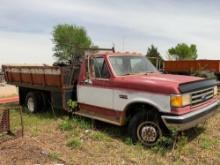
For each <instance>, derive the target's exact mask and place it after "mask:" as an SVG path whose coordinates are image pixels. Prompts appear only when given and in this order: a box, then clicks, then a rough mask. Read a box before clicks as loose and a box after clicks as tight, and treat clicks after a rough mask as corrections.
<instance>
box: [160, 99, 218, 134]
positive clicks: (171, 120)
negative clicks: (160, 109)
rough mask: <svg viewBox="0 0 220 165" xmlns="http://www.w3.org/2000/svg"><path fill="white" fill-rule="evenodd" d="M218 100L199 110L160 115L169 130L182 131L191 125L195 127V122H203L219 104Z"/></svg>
mask: <svg viewBox="0 0 220 165" xmlns="http://www.w3.org/2000/svg"><path fill="white" fill-rule="evenodd" d="M219 103H220V102H219V101H218V102H215V103H213V104H211V105H209V106H207V107H205V108H203V109H201V110H197V111H194V112H191V113H187V114H185V115H181V116H168V115H164V116H161V118H162V120H163V122H164V124H165V125H166V127H167V128H168V129H169V130H171V131H183V130H186V129H189V128H192V127H195V126H196V125H197V124H199V123H201V122H204V121H205V120H207V119H208V118H209V117H210V116H212V115H213V114H214V113H215V112H216V111H217V110H218V106H219Z"/></svg>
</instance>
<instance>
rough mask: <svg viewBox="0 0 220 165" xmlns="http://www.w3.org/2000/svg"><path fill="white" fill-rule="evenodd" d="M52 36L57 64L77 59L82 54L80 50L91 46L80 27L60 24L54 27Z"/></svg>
mask: <svg viewBox="0 0 220 165" xmlns="http://www.w3.org/2000/svg"><path fill="white" fill-rule="evenodd" d="M52 35H53V39H52V41H53V43H54V44H55V46H54V48H53V50H54V57H56V58H57V61H58V62H67V61H70V60H71V59H72V58H79V57H80V56H81V55H82V53H83V49H82V48H89V47H91V45H92V41H91V39H90V37H89V36H88V35H87V32H86V30H85V28H84V27H82V26H76V25H69V24H60V25H57V26H55V27H54V29H53V32H52Z"/></svg>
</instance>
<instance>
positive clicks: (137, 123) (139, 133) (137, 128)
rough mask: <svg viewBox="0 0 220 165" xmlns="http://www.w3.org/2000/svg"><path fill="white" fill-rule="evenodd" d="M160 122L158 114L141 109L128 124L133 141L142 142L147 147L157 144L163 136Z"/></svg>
mask: <svg viewBox="0 0 220 165" xmlns="http://www.w3.org/2000/svg"><path fill="white" fill-rule="evenodd" d="M159 123H160V122H159V120H158V116H157V115H156V114H153V112H145V111H140V112H138V113H137V114H135V115H134V116H133V117H132V118H131V120H130V122H129V125H128V132H129V134H130V136H131V139H132V142H133V143H137V142H140V143H141V144H143V145H144V146H147V147H150V146H153V145H155V144H156V142H157V141H158V140H159V138H160V137H161V136H162V129H161V127H160V124H159Z"/></svg>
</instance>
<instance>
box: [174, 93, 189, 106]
mask: <svg viewBox="0 0 220 165" xmlns="http://www.w3.org/2000/svg"><path fill="white" fill-rule="evenodd" d="M190 103H191V95H190V94H183V95H172V96H171V97H170V104H171V106H172V107H183V106H186V105H189V104H190Z"/></svg>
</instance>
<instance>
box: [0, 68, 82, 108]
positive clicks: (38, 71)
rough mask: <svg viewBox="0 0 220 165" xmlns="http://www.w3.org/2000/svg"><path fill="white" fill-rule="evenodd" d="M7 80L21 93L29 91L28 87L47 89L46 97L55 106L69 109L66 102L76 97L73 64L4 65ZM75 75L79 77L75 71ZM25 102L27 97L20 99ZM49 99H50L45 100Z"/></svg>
mask: <svg viewBox="0 0 220 165" xmlns="http://www.w3.org/2000/svg"><path fill="white" fill-rule="evenodd" d="M2 69H3V72H4V75H5V80H6V81H7V83H8V84H11V85H16V86H18V87H19V95H20V96H21V95H23V92H24V91H25V92H28V89H31V90H33V89H36V90H42V91H47V92H48V94H47V95H46V96H44V97H45V99H48V98H50V99H49V101H51V104H52V105H54V106H55V108H62V109H65V110H67V109H68V108H67V105H66V102H67V100H68V99H74V93H75V92H74V90H75V84H74V81H76V79H73V80H71V79H70V77H71V76H70V73H72V70H71V66H64V67H60V66H15V65H13V66H11V65H3V66H2ZM73 77H78V74H77V73H74V72H73ZM20 101H21V102H25V98H23V99H20ZM45 101H48V100H45Z"/></svg>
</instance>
